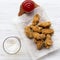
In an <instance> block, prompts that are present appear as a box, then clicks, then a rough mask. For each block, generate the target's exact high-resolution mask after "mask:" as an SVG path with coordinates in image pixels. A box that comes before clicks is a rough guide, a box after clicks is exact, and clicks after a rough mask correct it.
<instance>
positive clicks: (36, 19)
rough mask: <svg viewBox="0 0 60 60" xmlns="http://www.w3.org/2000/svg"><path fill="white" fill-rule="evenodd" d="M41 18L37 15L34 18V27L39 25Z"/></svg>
mask: <svg viewBox="0 0 60 60" xmlns="http://www.w3.org/2000/svg"><path fill="white" fill-rule="evenodd" d="M39 19H40V16H39V14H36V15H35V16H34V18H33V21H32V25H37V24H38V23H39Z"/></svg>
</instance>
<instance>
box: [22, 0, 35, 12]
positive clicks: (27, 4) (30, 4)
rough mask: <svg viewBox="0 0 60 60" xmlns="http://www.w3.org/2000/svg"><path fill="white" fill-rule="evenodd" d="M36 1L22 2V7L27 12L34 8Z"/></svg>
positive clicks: (27, 0)
mask: <svg viewBox="0 0 60 60" xmlns="http://www.w3.org/2000/svg"><path fill="white" fill-rule="evenodd" d="M34 7H35V6H34V2H33V1H31V0H26V1H24V2H23V3H22V8H23V9H24V11H26V12H30V11H32V10H33V9H34Z"/></svg>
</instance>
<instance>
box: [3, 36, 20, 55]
mask: <svg viewBox="0 0 60 60" xmlns="http://www.w3.org/2000/svg"><path fill="white" fill-rule="evenodd" d="M9 38H16V39H17V40H18V42H19V43H20V44H19V49H18V50H17V52H14V53H9V52H7V51H6V49H5V46H4V44H5V42H6V40H7V39H9ZM3 50H4V51H5V52H6V53H7V54H10V55H14V54H17V53H18V52H19V51H20V50H21V40H20V38H19V37H17V36H10V37H7V38H5V40H4V41H3Z"/></svg>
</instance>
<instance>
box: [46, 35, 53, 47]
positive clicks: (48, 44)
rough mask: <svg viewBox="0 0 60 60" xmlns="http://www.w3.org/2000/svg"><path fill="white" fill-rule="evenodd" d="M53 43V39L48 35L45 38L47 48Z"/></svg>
mask: <svg viewBox="0 0 60 60" xmlns="http://www.w3.org/2000/svg"><path fill="white" fill-rule="evenodd" d="M52 44H53V41H52V40H51V36H50V35H47V37H46V40H45V48H50V47H51V46H52Z"/></svg>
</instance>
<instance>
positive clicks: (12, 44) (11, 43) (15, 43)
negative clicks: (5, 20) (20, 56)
mask: <svg viewBox="0 0 60 60" xmlns="http://www.w3.org/2000/svg"><path fill="white" fill-rule="evenodd" d="M20 48H21V42H20V40H19V38H18V37H13V36H12V37H8V38H6V39H5V40H4V42H3V49H4V51H5V52H6V53H8V54H16V53H17V52H19V50H20Z"/></svg>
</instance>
